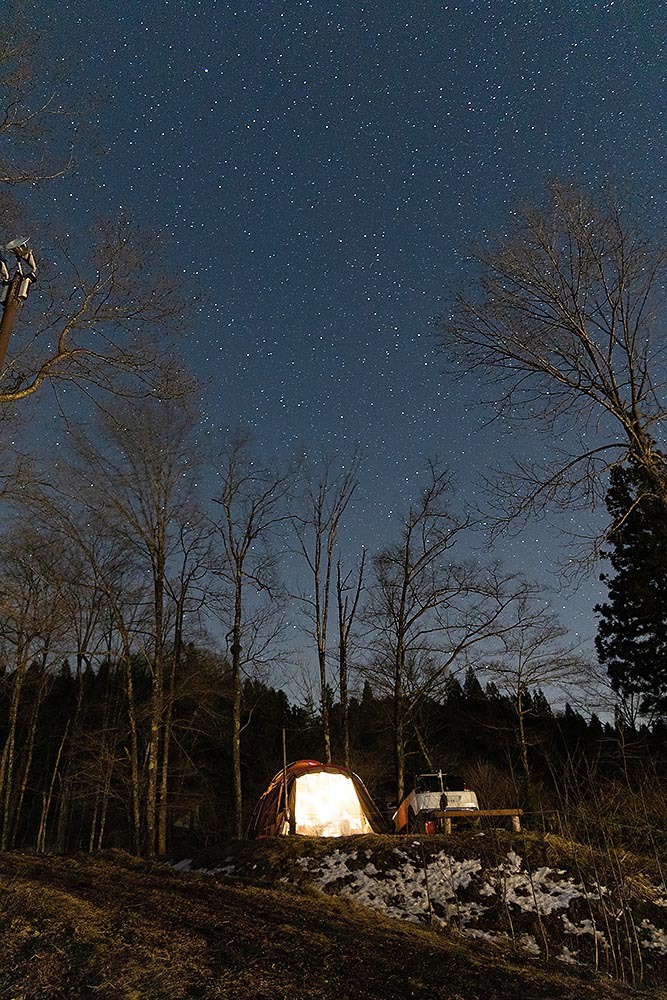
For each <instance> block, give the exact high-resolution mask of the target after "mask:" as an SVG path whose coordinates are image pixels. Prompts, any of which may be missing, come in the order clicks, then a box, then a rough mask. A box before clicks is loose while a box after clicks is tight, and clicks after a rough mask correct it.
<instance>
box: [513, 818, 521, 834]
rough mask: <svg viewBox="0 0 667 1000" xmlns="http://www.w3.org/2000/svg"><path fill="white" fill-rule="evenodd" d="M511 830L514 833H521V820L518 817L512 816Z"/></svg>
mask: <svg viewBox="0 0 667 1000" xmlns="http://www.w3.org/2000/svg"><path fill="white" fill-rule="evenodd" d="M512 829H513V830H514V832H515V833H521V818H520V817H519V816H512Z"/></svg>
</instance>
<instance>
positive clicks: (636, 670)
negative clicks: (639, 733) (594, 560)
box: [595, 464, 667, 714]
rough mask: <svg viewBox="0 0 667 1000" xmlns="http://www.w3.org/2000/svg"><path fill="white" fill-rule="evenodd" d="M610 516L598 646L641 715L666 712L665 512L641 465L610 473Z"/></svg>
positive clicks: (619, 687) (618, 688)
mask: <svg viewBox="0 0 667 1000" xmlns="http://www.w3.org/2000/svg"><path fill="white" fill-rule="evenodd" d="M607 508H608V510H609V513H610V514H611V516H612V518H613V528H612V530H611V532H610V536H609V539H610V542H611V548H610V550H609V551H608V552H607V553H606V556H607V558H608V559H609V562H610V563H611V566H612V568H613V570H614V574H613V575H611V574H609V575H608V574H602V576H601V580H602V581H603V582H604V583H606V584H607V588H608V592H609V597H608V600H607V601H606V602H605V603H604V604H601V605H598V606H597V607H596V609H595V610H596V611H597V613H598V614H599V616H600V619H599V623H598V634H597V638H596V646H597V651H598V658H599V660H600V663H601V664H603V665H604V666H606V668H607V672H608V674H609V677H610V679H611V684H612V687H613V688H614V690H615V691H617V692H620V693H621V694H622V695H623V696H624V697H626V698H627V697H630V696H633V695H639V696H640V697H641V699H642V710H644V711H653V712H658V713H659V714H664V713H665V712H667V602H666V601H665V595H666V594H667V511H666V510H665V506H664V503H663V501H662V499H661V498H659V497H657V496H656V493H655V491H654V490H652V489H651V488H650V485H649V483H648V480H647V478H646V476H645V474H644V473H643V471H642V470H641V469H640V468H639V466H637V465H636V464H635V465H630V466H625V467H619V468H616V469H614V470H613V472H612V476H611V486H610V488H609V492H608V493H607Z"/></svg>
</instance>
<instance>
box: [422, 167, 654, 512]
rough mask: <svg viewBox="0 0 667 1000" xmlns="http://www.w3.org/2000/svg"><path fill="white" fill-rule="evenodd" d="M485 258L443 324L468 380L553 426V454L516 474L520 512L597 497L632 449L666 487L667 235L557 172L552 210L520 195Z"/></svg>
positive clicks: (549, 432)
mask: <svg viewBox="0 0 667 1000" xmlns="http://www.w3.org/2000/svg"><path fill="white" fill-rule="evenodd" d="M476 256H477V260H478V262H479V264H480V265H481V270H480V277H479V280H478V282H477V286H476V288H475V290H474V291H473V292H472V294H462V295H460V296H459V297H458V298H457V300H456V302H455V303H454V305H453V307H452V310H451V313H450V315H448V316H446V317H442V318H441V319H440V320H439V321H438V323H437V328H438V333H439V339H440V345H441V347H442V349H443V351H444V352H445V354H446V356H447V357H448V359H449V361H450V362H451V363H452V367H453V369H454V370H456V372H457V373H458V375H459V377H460V375H461V373H462V371H465V372H468V373H471V372H472V373H476V374H477V375H478V376H479V377H480V378H481V379H483V380H484V384H485V387H489V386H490V387H491V390H492V392H493V394H494V403H495V405H496V406H497V407H498V411H499V412H500V413H502V414H505V415H508V416H511V417H513V418H519V419H523V420H525V421H528V422H529V423H530V424H531V429H534V428H535V426H536V425H539V426H540V427H541V428H542V430H543V431H545V434H544V441H545V449H546V450H545V451H544V454H545V455H546V458H545V463H544V465H543V466H542V467H541V468H536V467H535V466H533V464H532V463H531V462H528V461H525V460H524V461H523V462H521V463H519V464H518V465H517V467H516V468H515V470H514V473H515V474H516V475H514V474H511V475H510V479H511V484H512V486H511V487H510V489H509V492H512V487H513V488H514V492H517V490H516V487H517V481H518V483H519V489H518V493H517V499H516V502H514V503H512V504H511V506H510V516H516V515H517V514H519V515H521V516H525V515H527V514H530V513H532V512H533V511H534V510H535V509H536V508H539V507H543V506H544V504H545V503H547V502H550V501H554V500H555V501H559V502H562V503H563V504H568V505H569V504H571V503H572V502H573V501H575V502H576V501H581V500H582V499H583V500H584V501H585V502H586V503H589V502H590V500H591V498H592V497H593V498H595V497H597V498H599V497H600V495H602V494H603V493H604V490H605V488H606V478H607V477H606V473H607V472H608V471H609V469H610V467H611V466H612V465H615V464H619V463H622V462H625V461H627V460H628V459H629V458H632V459H634V460H635V461H637V462H639V463H640V465H641V466H642V467H643V468H644V469H645V470H646V472H647V473H648V474H649V481H650V482H651V483H653V484H654V488H655V490H656V492H657V493H659V495H660V496H662V497H667V490H666V485H665V484H666V483H667V469H666V467H665V459H664V456H663V455H662V453H661V451H660V449H659V447H658V445H657V443H656V442H659V434H660V425H661V424H662V423H663V421H664V420H665V417H666V415H667V409H666V407H665V398H664V396H665V387H666V386H667V368H666V365H665V350H666V349H667V345H666V344H665V338H664V336H663V335H662V329H661V322H660V320H661V315H662V311H663V309H664V301H663V299H664V283H665V278H666V277H667V245H661V244H658V243H655V242H654V241H652V240H651V239H649V238H648V237H646V236H645V235H643V234H642V232H641V231H640V229H639V226H638V225H636V224H635V223H634V222H633V220H632V219H631V218H630V217H629V213H627V212H625V211H624V210H623V208H622V207H621V206H620V205H619V203H618V201H617V200H615V199H614V198H612V197H605V198H600V199H598V200H595V199H593V198H591V197H589V196H588V195H587V194H585V193H584V192H583V191H581V190H579V189H578V188H574V187H571V186H566V185H562V184H559V183H555V182H554V183H552V184H551V185H550V186H549V203H548V205H547V207H546V208H545V209H538V208H535V207H533V206H530V205H522V206H521V207H520V209H519V210H518V212H517V214H516V216H515V219H514V222H513V225H512V227H511V229H510V231H509V233H508V234H506V235H505V236H503V237H502V238H499V239H498V240H496V242H495V245H493V246H492V247H491V248H490V249H485V250H483V251H481V252H479V253H478V254H477V255H476ZM505 500H507V497H505ZM506 510H507V508H506Z"/></svg>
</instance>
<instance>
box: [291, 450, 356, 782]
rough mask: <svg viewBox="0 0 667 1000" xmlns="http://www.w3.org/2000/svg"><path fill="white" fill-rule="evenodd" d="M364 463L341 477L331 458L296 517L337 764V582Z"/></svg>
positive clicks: (306, 601)
mask: <svg viewBox="0 0 667 1000" xmlns="http://www.w3.org/2000/svg"><path fill="white" fill-rule="evenodd" d="M359 465H360V462H359V458H358V457H357V456H354V457H353V458H352V460H351V461H350V463H349V465H348V467H347V468H343V469H342V471H341V472H340V473H338V474H336V473H335V471H334V469H333V466H332V462H331V461H330V460H329V459H325V460H324V461H323V463H322V465H321V468H320V469H319V470H318V471H316V472H314V473H313V474H312V475H311V476H310V477H309V478H308V479H307V480H306V487H305V497H304V500H303V503H302V504H301V506H300V508H299V509H298V510H297V511H295V512H294V513H293V515H292V524H293V526H294V531H295V533H296V536H297V540H298V547H299V551H300V553H301V555H302V556H303V558H304V559H305V561H306V565H307V566H308V569H309V571H310V576H311V582H312V591H310V592H306V593H302V594H301V595H300V600H301V603H302V604H303V606H304V607H305V609H306V614H307V617H308V618H309V620H310V621H311V622H312V627H313V632H314V636H315V642H316V645H317V663H318V669H319V679H320V712H321V718H322V731H323V735H324V757H325V760H326V762H327V763H331V720H330V718H329V688H328V677H327V638H328V628H329V601H330V596H331V583H332V579H331V578H332V573H333V567H334V556H335V552H336V544H337V541H338V529H339V526H340V522H341V518H342V517H343V515H344V513H345V511H346V509H347V505H348V504H349V502H350V500H351V499H352V496H353V494H354V491H355V490H356V488H357V483H358V474H359Z"/></svg>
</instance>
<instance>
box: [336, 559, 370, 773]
mask: <svg viewBox="0 0 667 1000" xmlns="http://www.w3.org/2000/svg"><path fill="white" fill-rule="evenodd" d="M365 565H366V549H364V550H363V552H362V554H361V562H360V563H359V567H358V570H357V573H356V579H355V577H354V575H353V573H352V570H350V571H349V572H348V573H346V574H345V576H344V577H343V576H342V574H341V569H340V560H338V562H337V564H336V604H337V606H338V682H339V700H340V714H341V729H342V742H343V763H344V764H345V767H347V768H348V770H349V768H350V766H351V765H350V698H349V649H350V635H351V633H352V628H353V626H354V623H355V619H356V617H357V609H358V607H359V598H360V597H361V592H362V589H363V581H364V567H365Z"/></svg>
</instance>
